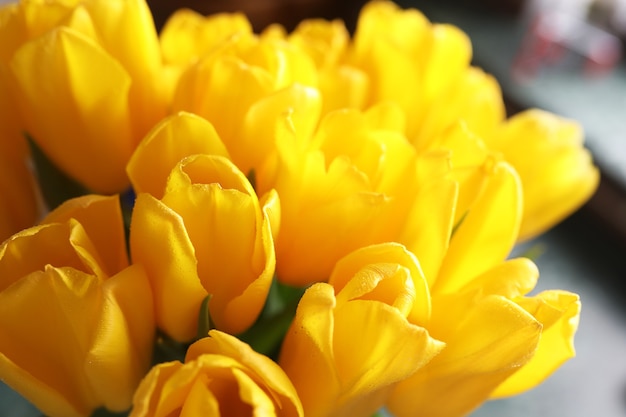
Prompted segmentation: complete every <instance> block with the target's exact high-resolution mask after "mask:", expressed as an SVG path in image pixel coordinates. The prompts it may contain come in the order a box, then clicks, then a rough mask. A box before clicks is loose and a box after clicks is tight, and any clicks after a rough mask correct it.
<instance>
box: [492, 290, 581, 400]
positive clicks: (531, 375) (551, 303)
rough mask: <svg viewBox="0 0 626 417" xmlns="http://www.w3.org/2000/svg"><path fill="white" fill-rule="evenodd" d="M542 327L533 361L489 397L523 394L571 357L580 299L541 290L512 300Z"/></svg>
mask: <svg viewBox="0 0 626 417" xmlns="http://www.w3.org/2000/svg"><path fill="white" fill-rule="evenodd" d="M516 301H517V302H518V304H519V305H520V306H521V307H522V308H524V309H525V310H527V311H528V312H529V313H531V314H532V315H533V316H534V317H535V318H536V319H537V321H539V322H540V323H541V324H542V325H543V331H542V332H541V339H540V340H539V345H538V347H537V352H536V353H535V355H534V356H533V358H532V359H531V360H530V362H528V363H527V364H525V365H524V366H523V367H522V368H521V369H520V370H519V371H517V372H516V373H514V374H513V375H512V376H511V377H509V378H508V379H507V380H506V381H504V383H502V384H501V385H500V386H498V388H497V389H496V390H495V391H494V392H493V393H492V394H491V396H492V398H500V397H505V396H511V395H516V394H520V393H522V392H524V391H527V390H529V389H531V388H533V387H535V386H537V385H538V384H540V383H541V382H542V381H543V380H544V379H545V378H547V377H548V376H549V375H551V374H552V373H553V372H554V371H556V369H557V368H559V367H560V366H561V365H562V364H563V363H564V362H565V361H567V360H568V359H570V358H573V357H574V356H575V352H574V334H575V333H576V330H577V328H578V321H579V316H580V307H581V305H580V300H579V297H578V295H576V294H572V293H568V292H566V291H544V292H542V293H540V294H538V295H537V296H535V297H530V298H523V299H521V300H516Z"/></svg>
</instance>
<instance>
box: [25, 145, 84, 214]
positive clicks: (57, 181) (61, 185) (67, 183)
mask: <svg viewBox="0 0 626 417" xmlns="http://www.w3.org/2000/svg"><path fill="white" fill-rule="evenodd" d="M24 135H25V136H26V140H27V142H28V145H29V147H30V151H31V155H32V157H33V163H34V165H35V175H36V177H37V181H38V183H39V187H40V188H41V194H42V196H43V198H44V202H45V204H46V208H47V209H48V210H53V209H55V208H56V207H57V206H59V205H60V204H61V203H63V202H64V201H66V200H69V199H70V198H73V197H78V196H81V195H85V194H89V190H88V189H87V188H85V187H84V186H82V185H81V184H79V183H78V182H76V181H74V180H73V179H71V178H70V177H68V176H67V175H66V174H65V173H64V172H62V171H61V170H60V169H59V168H58V167H57V166H55V165H54V163H52V161H50V159H48V157H47V156H46V154H45V153H44V152H43V151H42V150H41V148H39V146H37V143H36V142H35V141H34V140H33V138H32V137H31V136H30V135H29V134H28V133H25V134H24Z"/></svg>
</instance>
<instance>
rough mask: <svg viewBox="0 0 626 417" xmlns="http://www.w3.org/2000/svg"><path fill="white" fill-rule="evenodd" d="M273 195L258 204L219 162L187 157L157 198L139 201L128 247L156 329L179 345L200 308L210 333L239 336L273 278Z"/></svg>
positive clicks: (241, 179)
mask: <svg viewBox="0 0 626 417" xmlns="http://www.w3.org/2000/svg"><path fill="white" fill-rule="evenodd" d="M279 216H280V208H279V203H278V196H277V194H276V193H275V192H269V193H267V194H266V195H264V196H263V197H262V198H261V200H260V201H259V199H258V198H257V195H256V193H255V191H254V189H253V188H252V186H251V185H250V183H249V182H248V180H247V179H246V177H245V176H244V175H243V174H242V173H241V172H240V171H239V170H238V169H237V168H236V167H235V166H234V165H233V164H232V163H231V162H230V161H229V160H228V159H226V158H224V157H221V156H213V155H193V156H190V157H187V158H185V159H183V160H182V161H181V162H180V163H179V164H178V165H177V166H176V167H175V168H174V169H173V170H172V173H171V174H170V177H169V179H168V181H167V185H166V190H165V192H164V194H163V198H162V199H160V200H159V199H157V198H155V197H154V196H152V195H150V194H147V193H142V194H139V195H138V197H137V200H136V203H135V207H134V210H133V215H132V220H131V232H130V247H131V254H132V259H133V262H134V263H140V264H142V265H144V267H145V268H146V271H147V273H148V276H149V278H150V280H151V282H152V287H153V291H154V296H155V309H156V320H157V324H158V325H159V327H160V328H161V329H162V330H164V331H165V332H166V333H167V334H168V335H169V336H171V337H172V338H174V339H176V340H179V341H189V340H191V339H192V338H193V337H195V335H196V332H197V327H198V316H199V314H198V313H199V310H200V305H201V304H202V301H203V299H204V298H205V297H206V296H207V295H209V294H210V295H211V300H210V303H209V311H210V313H211V319H212V320H213V321H214V323H215V325H216V327H217V328H219V329H221V330H224V331H227V332H229V333H239V332H242V331H244V330H246V329H247V328H248V327H249V326H250V325H252V323H253V322H254V321H255V319H256V318H257V316H258V314H259V313H260V311H261V309H262V307H263V305H264V303H265V298H266V296H267V293H268V290H269V287H270V284H271V281H272V277H273V275H274V267H275V255H274V243H273V235H272V228H274V229H275V230H274V231H277V227H278V219H279Z"/></svg>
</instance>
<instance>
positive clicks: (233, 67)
mask: <svg viewBox="0 0 626 417" xmlns="http://www.w3.org/2000/svg"><path fill="white" fill-rule="evenodd" d="M272 90H273V80H272V78H271V76H270V75H269V74H268V73H267V71H265V70H264V69H262V68H259V67H253V66H249V65H247V64H246V63H244V62H243V61H241V60H240V59H238V58H235V57H233V56H228V55H224V56H218V57H216V58H211V59H210V58H209V57H207V58H205V59H203V60H200V61H198V62H197V63H196V64H195V65H193V66H191V67H190V68H189V69H188V70H187V71H186V72H185V73H184V74H183V75H182V76H181V79H180V81H179V83H178V87H177V89H176V93H175V95H174V101H173V103H172V107H173V109H174V110H175V111H177V110H184V111H189V112H191V113H196V114H198V115H200V116H202V117H204V118H206V119H207V120H209V121H210V122H211V123H212V124H213V126H214V127H215V129H216V130H217V133H218V134H219V135H220V137H221V138H222V140H223V141H224V143H225V144H226V147H227V148H231V146H230V144H231V143H232V141H233V140H234V138H235V132H237V129H238V128H239V125H240V124H241V123H242V121H243V119H244V116H245V114H246V112H247V111H248V109H249V108H250V106H251V105H252V104H254V103H255V102H256V101H258V100H259V99H260V98H261V97H264V96H267V95H268V94H269V93H270V92H271V91H272ZM207 91H210V92H211V94H206V92H207Z"/></svg>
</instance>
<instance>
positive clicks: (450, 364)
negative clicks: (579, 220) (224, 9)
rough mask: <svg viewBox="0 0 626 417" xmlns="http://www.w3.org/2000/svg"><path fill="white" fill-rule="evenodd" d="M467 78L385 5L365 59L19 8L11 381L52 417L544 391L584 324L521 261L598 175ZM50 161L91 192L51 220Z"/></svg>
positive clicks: (218, 31)
mask: <svg viewBox="0 0 626 417" xmlns="http://www.w3.org/2000/svg"><path fill="white" fill-rule="evenodd" d="M470 59H471V45H470V41H469V39H468V38H467V36H466V35H465V34H464V33H462V32H461V31H460V30H459V29H458V28H456V27H453V26H450V25H442V24H432V23H430V22H429V21H428V20H427V19H426V18H425V17H424V16H423V15H422V14H421V13H420V12H418V11H417V10H402V9H400V8H398V7H397V6H396V5H395V4H393V3H391V2H388V1H372V2H371V3H368V4H367V5H366V6H365V7H364V8H363V10H362V11H361V14H360V17H359V20H358V25H357V28H356V31H355V33H354V34H353V35H351V34H349V33H348V31H347V30H346V28H345V26H344V25H343V23H342V22H340V21H332V22H331V21H324V20H308V21H304V22H302V23H301V24H300V25H299V26H298V27H297V28H296V29H295V30H294V31H293V32H291V33H288V32H287V31H286V30H285V29H284V28H282V27H281V26H279V25H273V26H271V27H268V28H267V29H266V30H265V31H263V32H262V33H260V34H257V33H254V32H253V31H252V29H251V25H250V23H249V22H248V20H247V19H246V17H245V16H243V15H241V14H220V15H215V16H208V17H204V16H200V15H198V14H196V13H194V12H192V11H190V10H180V11H178V12H176V13H175V14H174V15H173V16H172V17H171V18H170V20H169V21H168V22H167V24H166V26H165V27H164V28H163V30H162V32H161V33H160V34H157V32H156V30H155V28H154V25H153V23H152V19H151V15H150V11H149V9H148V7H147V5H146V3H145V2H144V0H81V1H79V0H22V1H21V2H20V3H16V4H10V5H7V6H4V7H2V8H0V110H1V111H0V135H1V137H0V192H1V193H2V195H4V196H7V198H3V199H2V200H0V239H5V238H6V240H5V241H4V243H3V244H2V245H1V246H0V380H2V381H4V382H5V383H7V384H8V385H9V386H10V387H12V388H13V389H15V390H16V391H18V392H19V393H20V394H22V395H23V396H24V397H25V398H26V399H28V400H29V401H31V402H32V403H33V404H34V405H35V406H36V407H38V408H39V409H40V410H41V411H42V412H44V413H45V414H46V415H49V416H51V417H56V416H60V417H65V416H88V415H90V414H91V413H92V412H93V411H94V410H95V409H98V408H105V409H107V410H110V411H113V412H120V411H125V410H129V409H130V410H131V411H130V415H131V416H136V417H139V416H141V417H148V416H155V417H161V416H163V417H166V416H167V417H171V416H195V415H204V414H210V415H237V416H241V415H272V416H273V415H276V416H283V415H284V416H306V417H318V416H319V417H325V416H357V417H358V416H365V417H367V416H370V415H372V414H373V413H375V412H376V411H377V410H379V409H381V408H382V407H386V408H387V409H388V410H389V411H390V412H391V413H393V414H394V415H397V416H400V417H402V416H412V415H427V416H441V417H455V416H463V415H466V414H468V413H469V412H471V411H472V410H473V409H475V408H476V407H478V406H479V405H480V404H481V403H482V402H484V401H485V400H487V399H489V398H497V397H501V396H508V395H514V394H517V393H520V392H522V391H525V390H527V389H530V388H532V387H534V386H535V385H537V384H538V383H540V382H541V381H542V380H544V379H545V378H546V377H547V376H549V375H550V374H551V373H552V372H553V371H554V370H555V369H557V368H558V366H559V365H560V364H561V363H562V362H564V361H565V360H567V359H569V358H571V357H572V356H573V355H574V348H573V338H574V334H575V332H576V328H577V324H578V317H579V314H580V302H579V299H578V296H577V295H575V294H572V293H569V292H566V291H561V290H551V291H545V292H542V293H539V294H534V295H528V294H529V293H530V292H531V291H532V290H533V289H534V287H535V284H536V281H537V279H538V275H539V274H538V271H537V268H536V266H535V265H534V264H533V262H532V261H530V260H528V259H524V258H517V259H509V258H508V257H509V254H510V252H511V249H512V248H513V246H514V245H515V244H516V242H518V241H520V240H522V239H530V238H532V237H534V236H537V235H538V234H540V233H542V232H543V231H545V230H547V229H548V228H550V227H551V226H553V225H554V224H556V223H557V222H558V221H560V220H562V219H563V218H564V217H566V216H567V215H569V214H570V213H571V212H573V211H574V210H576V209H577V208H578V207H579V206H581V205H582V204H583V203H584V202H585V201H586V200H587V199H588V198H589V197H590V196H591V194H592V193H593V191H594V190H595V188H596V187H597V183H598V176H599V175H598V171H597V169H596V168H595V167H594V166H593V164H592V162H591V158H590V155H589V153H588V152H587V151H586V150H585V149H584V148H583V146H582V131H581V129H580V127H579V126H578V125H577V124H576V123H575V122H573V121H570V120H565V119H562V118H560V117H558V116H556V115H553V114H550V113H547V112H544V111H540V110H528V111H525V112H522V113H519V114H517V115H515V116H513V117H511V118H507V117H506V115H505V112H504V105H503V102H502V95H501V92H500V90H499V86H498V84H497V82H496V81H495V80H494V79H493V77H491V76H490V75H488V74H486V73H484V72H483V71H481V70H480V69H478V68H475V67H472V66H471V65H470ZM29 149H30V150H29ZM31 150H32V152H33V154H34V152H35V151H37V152H41V153H43V155H45V158H46V159H47V160H48V161H49V162H50V163H52V165H53V166H55V167H56V169H57V173H62V175H64V176H65V177H68V178H70V179H71V180H73V181H74V182H76V183H78V184H80V185H81V186H82V187H84V188H85V189H86V190H87V191H86V194H85V195H83V196H77V197H75V198H72V199H69V200H67V201H65V202H64V203H63V204H61V205H60V206H59V207H56V208H55V207H47V209H48V213H47V215H46V216H45V217H44V218H43V220H41V221H38V216H39V213H40V212H41V208H40V207H41V205H42V202H41V200H42V197H41V195H44V196H45V195H46V191H47V190H46V187H47V186H49V185H50V182H49V179H47V178H45V176H44V177H43V178H42V176H41V175H40V176H39V181H35V177H34V175H33V172H32V169H31V168H30V166H31V165H32V162H30V152H31ZM36 165H37V164H36ZM35 168H37V169H39V168H40V166H36V167H35ZM129 186H130V187H131V190H132V193H133V197H134V198H133V201H132V204H131V206H132V207H130V208H129V207H128V206H127V205H122V206H120V203H119V199H118V196H117V194H124V193H126V194H127V193H128V189H129ZM96 193H102V194H107V195H108V196H104V195H99V194H96ZM122 207H124V208H125V210H122ZM125 223H126V224H125ZM125 232H127V233H128V234H125ZM16 317H18V318H19V320H15V318H16ZM153 351H154V352H153ZM172 352H174V354H172ZM150 368H151V369H150Z"/></svg>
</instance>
